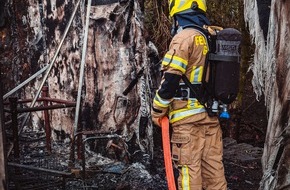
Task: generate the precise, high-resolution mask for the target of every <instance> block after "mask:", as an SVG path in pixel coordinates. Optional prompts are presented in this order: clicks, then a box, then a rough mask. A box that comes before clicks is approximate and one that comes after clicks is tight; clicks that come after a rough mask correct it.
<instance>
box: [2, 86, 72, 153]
mask: <svg viewBox="0 0 290 190" xmlns="http://www.w3.org/2000/svg"><path fill="white" fill-rule="evenodd" d="M37 101H38V102H42V103H43V105H42V106H37V107H29V108H20V107H19V106H18V105H19V104H23V103H29V102H31V99H25V100H18V98H16V97H10V98H9V106H10V109H8V108H4V111H5V112H7V113H10V114H11V120H12V130H13V139H14V142H13V146H14V155H15V158H19V134H20V133H21V130H22V129H20V130H19V129H18V114H19V113H27V112H29V113H30V112H35V111H43V113H44V114H43V115H44V122H45V133H46V148H47V151H48V152H49V153H51V140H50V139H51V127H50V122H49V113H48V110H52V109H60V108H72V107H75V106H76V103H75V102H73V101H67V100H60V99H54V98H49V97H48V87H47V86H44V87H43V88H42V97H41V98H38V99H37ZM52 103H57V104H54V105H52ZM7 104H8V103H7V102H6V103H4V105H7ZM12 148H13V147H12ZM12 148H11V147H10V148H9V150H8V156H9V154H10V152H11V150H12Z"/></svg>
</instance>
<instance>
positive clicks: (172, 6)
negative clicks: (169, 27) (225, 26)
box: [169, 0, 207, 17]
mask: <svg viewBox="0 0 290 190" xmlns="http://www.w3.org/2000/svg"><path fill="white" fill-rule="evenodd" d="M195 6H198V8H199V9H200V10H202V11H204V12H206V9H207V8H206V0H169V14H170V16H171V17H172V16H173V15H174V14H176V13H181V12H186V11H190V10H191V9H192V8H194V7H195Z"/></svg>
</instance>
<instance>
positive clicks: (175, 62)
mask: <svg viewBox="0 0 290 190" xmlns="http://www.w3.org/2000/svg"><path fill="white" fill-rule="evenodd" d="M187 64H188V61H187V60H185V59H183V58H181V57H178V56H175V55H174V56H172V55H170V54H165V56H164V58H163V60H162V65H164V66H170V67H172V68H175V69H177V70H179V71H181V72H182V73H185V70H186V67H187Z"/></svg>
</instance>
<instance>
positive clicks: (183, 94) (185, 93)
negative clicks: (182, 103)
mask: <svg viewBox="0 0 290 190" xmlns="http://www.w3.org/2000/svg"><path fill="white" fill-rule="evenodd" d="M192 87H193V89H195V93H199V91H200V88H201V84H192ZM195 93H193V92H192V91H191V90H190V88H189V87H187V86H186V85H185V84H184V83H182V84H180V85H179V88H178V89H177V91H176V94H175V96H174V99H182V100H186V99H190V98H196V97H197V95H196V94H195Z"/></svg>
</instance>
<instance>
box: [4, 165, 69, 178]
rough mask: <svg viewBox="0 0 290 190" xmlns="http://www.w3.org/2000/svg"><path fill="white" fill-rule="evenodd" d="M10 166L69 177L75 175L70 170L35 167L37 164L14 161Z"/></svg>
mask: <svg viewBox="0 0 290 190" xmlns="http://www.w3.org/2000/svg"><path fill="white" fill-rule="evenodd" d="M8 166H12V167H18V168H24V169H27V170H32V171H39V172H45V173H50V174H53V175H60V176H67V177H70V176H72V175H73V174H72V173H69V172H63V171H58V170H52V169H46V168H39V167H35V166H29V165H23V164H17V163H13V162H8Z"/></svg>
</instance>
